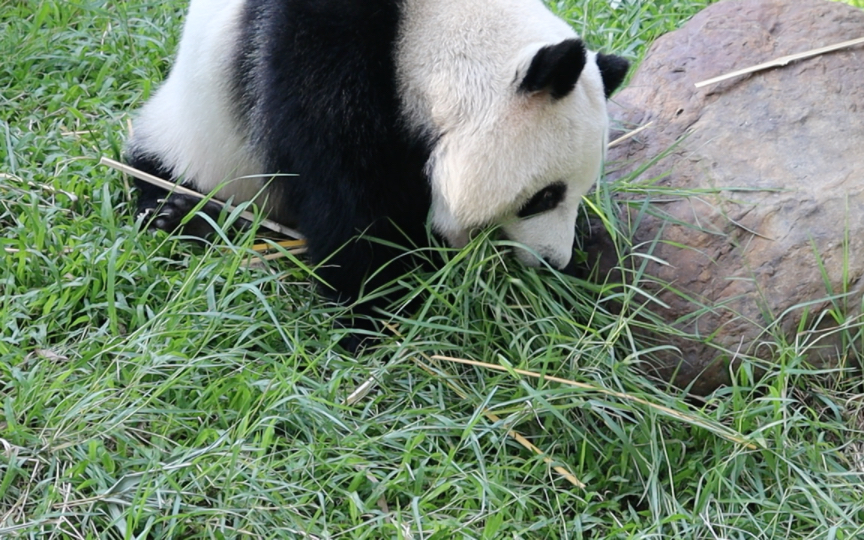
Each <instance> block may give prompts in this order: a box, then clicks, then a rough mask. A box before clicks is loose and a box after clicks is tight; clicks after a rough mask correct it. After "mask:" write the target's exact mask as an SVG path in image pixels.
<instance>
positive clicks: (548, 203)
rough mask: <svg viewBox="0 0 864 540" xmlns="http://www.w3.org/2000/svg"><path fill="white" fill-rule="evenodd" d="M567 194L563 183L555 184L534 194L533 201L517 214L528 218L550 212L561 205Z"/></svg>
mask: <svg viewBox="0 0 864 540" xmlns="http://www.w3.org/2000/svg"><path fill="white" fill-rule="evenodd" d="M566 194H567V186H565V185H564V183H563V182H555V183H554V184H550V185H548V186H546V187H545V188H543V189H541V190H540V191H538V192H537V193H535V194H534V196H533V197H531V199H530V200H529V201H528V202H527V203H525V204H524V205H523V206H522V208H520V209H519V213H518V214H517V215H518V216H519V217H520V218H527V217H531V216H536V215H537V214H542V213H543V212H548V211H549V210H552V209H554V208H555V207H556V206H558V205H559V204H561V201H563V200H564V195H566Z"/></svg>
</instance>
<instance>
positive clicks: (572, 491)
mask: <svg viewBox="0 0 864 540" xmlns="http://www.w3.org/2000/svg"><path fill="white" fill-rule="evenodd" d="M704 4H705V2H700V1H689V0H669V1H662V2H660V1H658V2H632V1H629V2H628V1H625V2H621V3H620V5H619V6H618V7H617V8H613V7H612V5H611V3H607V2H588V1H572V2H568V1H562V2H558V3H556V6H555V8H556V9H557V10H558V12H559V13H560V14H561V15H562V16H564V17H566V18H567V19H568V20H569V21H571V22H572V23H573V24H574V25H575V26H576V27H577V29H578V30H579V31H580V32H581V33H582V34H584V35H585V36H586V38H587V39H588V40H589V42H591V43H592V45H593V46H595V47H603V48H604V49H605V50H607V51H614V52H618V53H623V54H626V55H628V56H629V57H631V58H633V59H638V58H639V57H640V55H642V54H644V51H645V47H646V45H647V44H649V43H650V42H651V41H652V40H653V39H654V38H655V37H657V36H658V35H660V34H662V33H664V32H666V31H669V30H671V29H674V28H676V27H677V26H680V24H682V23H683V22H684V21H685V20H686V19H687V18H688V17H690V16H691V15H692V14H693V13H695V12H697V11H698V10H699V9H701V8H702V7H704ZM183 9H184V8H183V6H182V5H180V4H179V3H168V2H141V1H137V0H136V1H130V2H120V3H109V2H105V1H102V0H89V1H78V2H76V1H64V2H51V1H42V2H21V1H17V0H13V1H9V0H0V54H2V58H3V60H2V61H0V173H2V178H0V194H2V196H0V225H2V231H3V232H2V235H0V244H2V248H3V253H0V290H2V297H0V302H2V304H0V328H2V330H0V404H2V408H3V416H2V420H0V445H2V448H0V536H2V537H13V538H14V537H19V536H20V537H25V538H31V537H32V538H36V537H46V538H103V537H104V538H242V537H251V538H294V537H296V538H303V537H305V538H358V539H359V538H370V539H377V538H416V539H420V538H422V539H429V540H432V539H445V538H447V539H449V538H488V539H492V538H495V539H498V538H568V539H569V538H572V539H582V538H595V539H599V538H610V539H630V538H705V539H714V538H735V539H753V538H765V539H770V538H802V539H803V538H812V539H824V538H829V539H841V540H842V539H853V538H859V537H861V535H862V532H864V525H862V522H864V489H862V487H861V485H862V477H861V472H862V467H864V445H862V443H861V427H862V426H861V423H862V418H864V416H862V412H861V410H862V407H864V401H862V399H861V395H862V389H861V385H860V384H859V383H858V375H857V374H856V373H852V372H847V371H846V370H844V369H842V367H841V368H837V369H833V370H827V369H825V370H817V369H815V368H812V367H810V366H809V365H808V364H807V357H806V353H805V351H803V350H802V349H801V348H796V346H795V345H794V344H784V343H778V349H777V350H778V353H777V356H776V358H775V359H774V362H773V363H772V364H771V365H770V366H768V371H767V374H766V375H765V377H764V378H763V379H761V380H760V381H758V382H757V381H756V380H755V379H754V378H753V376H752V373H753V371H754V370H755V369H756V367H757V364H755V363H753V362H750V361H745V363H744V365H743V367H742V370H741V371H740V372H739V374H738V379H737V381H736V384H735V385H733V386H730V387H727V388H723V389H720V390H718V391H717V392H715V393H714V394H712V395H711V396H708V397H707V398H706V399H704V400H696V399H687V398H685V396H683V394H682V393H681V392H680V391H677V390H675V389H673V388H669V387H667V386H664V385H663V384H661V383H659V382H657V381H652V380H649V379H647V378H646V377H644V376H642V375H640V374H639V372H638V371H637V370H636V369H635V364H636V363H638V361H639V360H640V354H642V353H643V352H644V351H643V350H642V349H641V348H640V347H639V345H638V344H637V343H635V341H634V339H633V337H632V330H633V328H634V326H635V325H636V324H639V323H637V322H635V320H634V319H633V317H632V315H633V314H634V313H635V312H636V311H637V310H638V309H639V308H640V306H641V305H642V304H643V303H644V300H643V299H642V297H641V296H639V295H638V294H636V293H635V292H634V291H633V290H630V291H628V292H626V293H624V294H625V296H624V297H621V296H619V294H621V293H619V291H618V289H616V288H613V287H604V286H600V285H593V284H590V283H586V282H581V281H578V280H573V279H571V278H566V277H563V276H561V275H558V274H557V273H554V272H552V271H547V270H531V269H526V268H523V267H521V266H519V265H518V264H516V263H514V262H513V260H512V258H510V257H507V256H506V252H507V250H508V246H507V245H506V243H503V242H494V241H490V240H489V239H487V238H485V237H481V238H478V239H477V240H476V241H475V242H473V243H472V245H471V246H469V248H467V249H466V250H464V251H461V252H450V251H445V253H444V255H445V258H446V259H447V264H446V265H445V266H444V267H443V268H441V269H440V270H439V271H437V272H434V273H425V274H414V275H408V276H404V277H403V278H402V284H403V285H404V286H405V288H406V290H408V291H409V292H408V293H407V296H409V297H410V296H419V297H420V298H421V301H420V307H419V314H418V315H417V316H415V317H408V316H406V315H405V314H404V313H401V312H400V311H399V305H396V306H394V308H393V311H394V315H393V321H394V323H395V324H397V325H398V332H399V334H400V337H398V338H390V339H385V340H384V341H383V342H382V343H381V345H380V346H379V347H378V348H377V349H376V350H374V351H372V352H371V353H370V354H368V355H366V356H364V357H362V358H359V359H357V358H352V357H349V356H346V355H345V354H344V353H341V352H339V349H337V348H336V347H335V344H336V342H337V341H338V339H339V337H340V332H339V331H337V330H333V329H332V322H333V320H334V318H336V317H338V316H339V315H340V314H341V313H342V308H340V307H338V306H331V305H326V304H324V303H323V302H322V301H321V300H320V299H319V298H317V297H316V296H315V294H314V292H313V287H312V286H311V284H310V283H311V278H310V275H309V270H308V269H307V268H306V267H305V266H304V265H303V261H302V260H296V259H286V260H283V261H279V262H276V263H269V264H264V265H256V266H252V267H249V266H248V265H246V264H245V262H246V260H247V258H248V257H250V256H252V254H251V253H250V250H249V247H250V246H251V244H252V241H253V237H252V235H251V234H250V235H247V236H243V237H241V238H238V239H235V240H233V241H232V242H220V243H219V245H214V246H209V247H205V248H201V247H195V246H193V245H190V244H188V243H185V242H182V241H177V240H176V239H174V238H170V237H167V236H165V235H156V234H138V233H137V232H136V226H135V223H134V222H133V218H132V211H131V206H130V201H131V200H132V194H131V193H130V190H129V188H128V185H127V184H126V183H125V182H124V180H123V179H122V178H120V177H119V176H118V175H117V174H115V173H114V172H112V171H110V170H108V169H105V168H103V167H99V166H98V165H97V161H98V158H99V157H100V156H102V155H107V156H109V157H114V158H117V157H119V155H120V151H121V150H120V149H121V147H122V140H123V137H124V133H125V131H126V125H127V124H126V123H127V120H128V118H129V111H130V110H133V109H134V108H135V107H136V106H138V105H140V104H141V103H142V101H143V100H144V99H146V98H147V96H148V95H149V94H150V92H151V91H152V89H153V88H154V86H155V85H156V84H157V82H158V81H159V80H161V79H162V78H163V77H164V75H165V73H166V72H167V69H168V67H169V65H170V58H171V55H172V54H173V51H174V50H175V49H176V44H177V42H176V40H177V36H178V32H179V25H180V21H181V20H182V19H181V15H182V12H183ZM604 195H605V192H604V191H603V190H600V191H598V193H597V195H596V197H595V198H594V199H593V202H594V204H595V205H597V206H598V208H600V210H601V212H602V211H608V210H609V204H611V203H609V202H608V199H607V198H606V197H605V196H604ZM612 215H613V213H612V212H609V213H608V215H607V218H608V219H612V218H611V216H612ZM612 225H613V226H615V223H614V222H612ZM622 298H623V302H624V303H625V304H626V305H628V306H630V307H629V309H628V310H627V311H626V312H625V314H624V316H622V317H618V316H615V315H613V314H612V313H610V312H609V311H608V310H607V308H606V306H608V305H609V304H610V303H611V302H612V301H616V300H617V301H622ZM661 330H662V329H661ZM851 346H854V347H859V348H860V340H858V341H856V342H855V344H853V345H851ZM436 355H444V356H450V357H457V358H464V359H472V360H476V361H480V362H486V363H489V364H495V365H499V366H505V368H507V370H506V371H503V372H499V371H495V370H492V369H489V368H487V367H484V366H482V365H481V366H477V365H474V366H465V365H462V364H455V363H451V362H447V361H444V360H440V359H434V358H433V357H434V356H436ZM517 370H527V371H531V372H537V373H541V374H543V375H544V376H545V378H541V379H536V378H533V377H530V376H525V375H524V374H523V372H522V371H517ZM551 377H560V378H563V379H566V380H567V381H572V382H575V383H578V384H577V385H576V386H573V385H572V384H568V383H561V382H556V381H553V380H550V379H551ZM370 380H371V381H372V382H371V383H369V381H370ZM358 389H363V390H365V392H366V393H365V394H363V393H362V392H361V393H360V394H355V391H356V390H358ZM349 398H350V399H349ZM484 411H490V412H491V413H494V415H495V416H494V417H490V416H488V415H486V414H484ZM510 430H516V431H518V432H520V433H521V434H522V435H524V436H525V437H526V438H528V439H529V440H530V441H531V442H532V443H533V444H535V445H536V446H537V447H539V448H541V449H542V450H543V451H545V452H546V453H547V455H548V456H549V457H551V459H552V460H553V463H552V464H551V465H550V464H549V463H547V462H546V461H544V460H543V458H542V457H541V456H538V455H536V454H534V453H533V452H531V451H529V450H526V449H525V448H524V447H523V446H521V445H520V444H519V443H518V442H517V441H515V440H514V439H512V438H510V437H508V435H507V434H508V431H510ZM553 466H560V467H563V468H564V469H565V470H567V471H570V472H572V474H573V475H574V476H575V477H576V478H577V479H578V481H579V482H582V483H584V487H581V488H580V487H575V486H574V485H573V484H572V483H571V482H569V481H568V480H567V479H566V478H565V477H564V476H562V475H561V474H559V472H557V471H556V469H555V468H553Z"/></svg>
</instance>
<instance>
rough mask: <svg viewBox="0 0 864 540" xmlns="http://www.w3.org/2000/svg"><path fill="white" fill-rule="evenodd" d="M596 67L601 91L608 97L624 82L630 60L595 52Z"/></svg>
mask: <svg viewBox="0 0 864 540" xmlns="http://www.w3.org/2000/svg"><path fill="white" fill-rule="evenodd" d="M597 67H598V68H600V77H602V78H603V91H604V92H605V93H606V97H607V98H608V97H609V96H611V95H612V92H614V91H615V89H616V88H618V87H619V86H621V83H622V82H624V77H626V76H627V70H628V69H629V68H630V62H628V61H627V60H625V59H623V58H621V57H620V56H615V55H614V54H603V53H597Z"/></svg>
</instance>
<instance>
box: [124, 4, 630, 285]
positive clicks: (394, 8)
mask: <svg viewBox="0 0 864 540" xmlns="http://www.w3.org/2000/svg"><path fill="white" fill-rule="evenodd" d="M627 68H628V64H627V62H626V61H625V60H624V59H622V58H620V57H617V56H612V55H604V54H598V53H594V52H591V51H589V50H587V49H586V47H585V45H584V43H583V42H582V41H581V40H580V39H579V37H578V36H577V35H576V34H575V32H574V31H573V30H572V29H571V28H570V27H569V26H568V25H567V24H566V23H565V22H564V21H562V20H561V19H559V18H558V17H556V16H555V15H554V14H553V13H552V12H550V11H549V10H548V9H547V8H546V6H545V5H544V4H543V3H542V1H541V0H192V3H191V6H190V8H189V13H188V17H187V19H186V22H185V27H184V30H183V35H182V39H181V42H180V50H179V53H178V55H177V59H176V62H175V64H174V66H173V68H172V69H171V72H170V74H169V76H168V78H167V80H166V81H165V82H164V84H163V85H162V86H161V87H160V88H159V89H158V91H157V92H156V93H155V94H154V95H153V96H152V97H151V98H150V99H149V100H148V101H147V102H146V103H145V105H144V106H143V108H142V109H141V110H140V112H139V113H138V115H137V118H136V119H135V120H134V122H133V135H132V136H131V139H130V140H129V142H128V144H127V148H126V152H125V158H126V161H127V162H128V163H129V164H130V165H132V166H133V167H136V168H138V169H141V170H143V171H145V172H148V173H151V174H155V175H157V176H160V177H163V178H167V179H171V180H173V181H177V182H180V183H182V185H185V186H188V187H191V188H193V189H195V190H197V191H198V192H202V193H208V192H211V191H213V190H215V189H217V188H219V189H218V192H216V194H215V196H216V197H217V198H219V199H223V200H228V199H231V200H233V201H234V203H235V204H237V202H239V201H245V200H250V199H252V198H253V197H257V198H256V201H257V203H258V204H259V205H260V206H261V207H262V208H263V209H264V211H265V212H266V213H267V214H268V217H269V218H271V219H273V220H275V221H278V222H281V223H283V224H285V225H290V226H296V227H297V228H299V230H300V231H301V232H302V233H303V234H304V235H305V237H306V239H307V242H308V256H309V257H310V259H311V261H312V262H313V263H316V264H317V263H323V264H320V265H319V267H318V268H317V272H316V274H317V276H318V277H319V278H320V280H321V281H322V282H323V283H324V286H323V287H322V291H323V292H325V293H327V294H328V295H329V296H330V297H331V298H333V299H334V300H337V301H341V302H354V301H356V300H357V299H358V297H359V296H360V295H361V291H362V290H363V288H364V284H365V287H367V288H368V287H373V286H376V285H380V284H382V283H385V282H387V281H388V280H390V279H392V278H393V277H394V276H396V275H399V274H398V273H399V272H402V271H404V270H405V267H404V264H401V263H400V262H399V261H401V260H407V259H405V258H404V257H401V256H400V254H401V253H402V251H401V249H400V248H399V247H398V246H406V247H412V246H423V245H424V244H427V243H428V240H429V234H428V229H427V219H428V220H429V223H431V229H432V231H434V233H435V234H436V235H438V237H439V238H443V239H444V240H446V242H447V243H448V244H449V245H451V246H453V247H462V246H464V245H465V244H466V243H467V242H468V240H469V238H470V236H471V234H472V231H474V230H475V229H478V228H481V227H486V226H490V225H495V226H499V227H500V229H501V230H502V231H503V234H504V235H506V237H508V238H509V239H511V240H513V241H515V242H516V243H518V244H521V245H524V246H525V248H524V249H519V250H517V257H518V258H519V259H521V260H522V261H524V262H525V263H528V264H531V265H539V264H542V260H541V259H543V260H545V261H546V262H547V263H548V264H551V265H552V266H555V267H558V268H562V267H564V266H565V265H567V263H568V261H569V260H570V257H571V253H572V247H573V242H574V233H575V220H576V216H577V209H578V207H579V204H580V199H581V197H582V195H583V194H585V192H586V191H587V190H588V189H589V188H590V187H591V186H592V184H593V183H594V181H595V179H596V178H597V177H598V175H599V174H600V170H601V163H602V160H603V157H604V152H605V147H606V143H607V126H608V120H607V113H606V99H607V98H608V97H609V95H610V93H612V92H613V91H614V90H615V89H616V87H618V86H619V85H620V84H621V82H622V80H623V79H624V77H625V74H626V71H627ZM138 187H139V188H140V194H139V199H138V209H139V213H141V214H143V215H147V216H149V219H150V225H151V226H152V227H155V228H158V229H165V230H168V231H171V230H174V229H175V228H176V227H178V225H179V224H180V222H181V221H182V220H184V217H186V214H187V213H188V212H189V210H190V209H191V208H193V207H194V206H195V204H196V203H197V202H198V201H196V200H195V199H191V198H190V197H188V196H184V195H179V194H176V193H172V194H171V195H170V196H167V197H166V195H167V194H166V192H165V191H162V190H159V189H157V188H154V187H152V186H150V185H148V184H140V183H139V185H138ZM205 210H207V211H208V212H214V211H215V210H214V209H213V207H212V206H210V207H205ZM206 223H207V221H206V220H202V219H201V218H200V217H199V218H197V219H192V220H191V221H188V220H186V225H185V227H186V232H190V233H191V234H195V235H202V236H203V235H205V234H206V232H207V231H206V229H207V225H206Z"/></svg>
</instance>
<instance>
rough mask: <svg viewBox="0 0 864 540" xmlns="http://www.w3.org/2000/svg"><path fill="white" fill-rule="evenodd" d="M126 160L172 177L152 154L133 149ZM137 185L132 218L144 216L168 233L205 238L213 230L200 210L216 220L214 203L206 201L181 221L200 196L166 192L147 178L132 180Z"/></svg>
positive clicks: (150, 170) (155, 226) (136, 166)
mask: <svg viewBox="0 0 864 540" xmlns="http://www.w3.org/2000/svg"><path fill="white" fill-rule="evenodd" d="M126 161H127V163H128V164H129V165H130V166H132V167H134V168H136V169H138V170H140V171H143V172H146V173H149V174H152V175H153V176H156V177H157V178H163V179H172V177H171V173H170V171H169V170H168V169H167V168H166V167H165V166H164V165H162V163H161V162H160V161H159V160H158V159H157V158H154V157H152V156H147V155H141V154H136V153H133V154H132V155H130V156H128V157H127V160H126ZM135 187H136V188H137V189H138V208H137V211H136V213H135V215H136V218H139V217H141V216H144V222H145V223H146V224H147V227H148V228H151V229H159V230H163V231H166V232H169V233H173V232H178V231H181V232H182V233H183V234H185V235H189V236H193V237H195V238H201V239H206V238H208V237H211V236H212V235H213V233H214V230H213V227H212V226H211V225H210V222H209V221H208V220H207V219H205V218H203V217H202V216H201V215H200V213H204V214H206V215H207V216H208V217H210V219H212V220H213V221H216V220H218V218H219V214H220V213H221V211H222V208H221V207H220V206H219V205H218V204H215V203H212V202H207V203H205V204H204V205H203V207H201V208H200V209H199V210H198V213H196V214H195V215H194V216H192V217H191V218H189V220H188V221H186V223H183V221H184V219H185V218H186V216H188V215H189V214H190V213H191V212H192V211H193V210H194V209H195V208H196V207H197V206H198V205H199V204H200V203H201V198H199V197H193V196H190V195H184V194H180V193H169V192H168V191H166V190H165V189H162V188H160V187H157V186H154V185H153V184H150V183H148V182H143V181H141V180H137V179H136V180H135Z"/></svg>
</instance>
